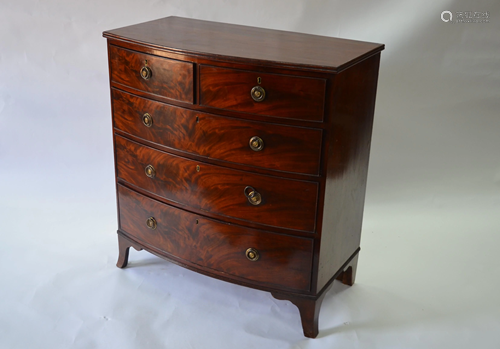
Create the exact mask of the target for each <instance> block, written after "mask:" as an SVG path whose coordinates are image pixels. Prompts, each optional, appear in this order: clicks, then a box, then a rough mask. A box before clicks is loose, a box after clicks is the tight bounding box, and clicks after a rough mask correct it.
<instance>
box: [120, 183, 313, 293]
mask: <svg viewBox="0 0 500 349" xmlns="http://www.w3.org/2000/svg"><path fill="white" fill-rule="evenodd" d="M118 205H119V214H120V229H121V230H122V231H124V232H125V233H126V234H128V235H130V236H132V237H134V238H135V239H137V240H139V241H140V242H142V243H144V244H145V245H146V246H148V245H149V246H152V247H154V248H156V249H159V250H160V251H162V252H163V253H165V254H167V255H170V256H173V257H176V258H180V259H182V260H185V261H188V262H190V263H194V264H196V265H200V266H202V267H206V268H210V269H213V270H215V271H217V272H222V273H227V274H229V275H234V276H237V277H241V278H244V279H248V280H251V281H255V282H259V283H261V284H263V285H266V286H272V287H279V288H288V289H294V290H300V291H308V290H309V289H310V272H311V267H312V252H313V241H312V239H308V238H300V237H292V236H286V235H281V234H275V233H270V232H264V231H260V230H256V229H248V228H244V227H240V226H236V225H230V224H226V223H223V222H220V221H216V220H212V219H208V218H205V217H203V216H200V215H196V214H193V213H189V212H187V211H183V210H180V209H177V208H174V207H172V206H169V205H166V204H163V203H160V202H158V201H156V200H153V199H150V198H148V197H146V196H143V195H140V194H138V193H136V192H135V191H133V190H130V189H128V188H126V187H123V186H121V185H119V186H118ZM250 257H253V258H250Z"/></svg>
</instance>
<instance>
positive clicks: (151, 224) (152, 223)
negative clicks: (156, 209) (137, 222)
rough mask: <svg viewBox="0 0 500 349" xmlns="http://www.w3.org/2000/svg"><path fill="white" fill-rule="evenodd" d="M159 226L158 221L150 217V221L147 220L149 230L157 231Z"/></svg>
mask: <svg viewBox="0 0 500 349" xmlns="http://www.w3.org/2000/svg"><path fill="white" fill-rule="evenodd" d="M157 225H158V224H157V223H156V219H155V218H154V217H149V218H148V219H146V226H147V227H148V228H149V229H151V230H155V229H156V226H157Z"/></svg>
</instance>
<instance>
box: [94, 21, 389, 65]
mask: <svg viewBox="0 0 500 349" xmlns="http://www.w3.org/2000/svg"><path fill="white" fill-rule="evenodd" d="M103 35H104V37H106V38H113V39H117V40H124V41H127V42H133V43H138V44H140V45H142V46H149V47H155V48H160V49H162V50H169V51H173V52H177V53H181V54H183V55H195V56H202V57H209V58H212V59H218V60H221V61H229V62H251V63H256V64H257V63H258V64H260V65H267V66H278V67H283V66H285V67H292V68H295V69H301V70H324V71H329V72H340V71H342V70H344V69H346V68H348V67H349V66H351V65H353V64H355V63H357V62H359V61H362V60H363V59H365V58H366V57H368V56H371V55H373V54H375V53H377V52H380V51H382V50H383V49H384V45H382V44H375V43H370V42H362V41H355V40H346V39H341V38H332V37H326V36H318V35H309V34H303V33H293V32H287V31H281V30H270V29H264V28H255V27H248V26H242V25H234V24H226V23H215V22H210V21H200V20H195V19H190V18H180V17H167V18H161V19H157V20H154V21H150V22H146V23H140V24H136V25H131V26H127V27H123V28H119V29H114V30H109V31H105V32H104V33H103Z"/></svg>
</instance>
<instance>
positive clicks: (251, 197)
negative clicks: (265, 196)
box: [243, 186, 262, 206]
mask: <svg viewBox="0 0 500 349" xmlns="http://www.w3.org/2000/svg"><path fill="white" fill-rule="evenodd" d="M243 192H244V193H245V196H246V197H247V199H248V202H249V203H251V204H252V205H254V206H257V205H260V204H261V202H262V196H261V195H260V193H259V192H257V190H255V189H254V188H253V187H251V186H247V187H245V190H244V191H243Z"/></svg>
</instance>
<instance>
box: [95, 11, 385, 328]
mask: <svg viewBox="0 0 500 349" xmlns="http://www.w3.org/2000/svg"><path fill="white" fill-rule="evenodd" d="M104 37H106V38H107V42H108V56H109V74H110V85H111V104H112V115H113V137H114V154H115V168H116V187H117V205H118V220H119V229H118V244H119V258H118V263H117V265H118V267H120V268H123V267H125V266H126V265H127V260H128V251H129V248H130V247H134V248H135V249H137V250H141V249H144V250H146V251H149V252H151V253H153V254H155V255H158V256H160V257H162V258H165V259H167V260H169V261H171V262H174V263H177V264H179V265H181V266H183V267H186V268H189V269H192V270H195V271H197V272H200V273H203V274H206V275H208V276H212V277H216V278H219V279H221V280H225V281H229V282H233V283H237V284H240V285H243V286H248V287H253V288H257V289H261V290H265V291H269V292H271V293H272V295H273V296H274V297H276V298H278V299H285V300H289V301H291V302H292V303H294V304H295V305H296V306H297V307H298V308H299V311H300V314H301V319H302V325H303V330H304V334H305V335H306V336H308V337H315V336H316V335H317V334H318V314H319V309H320V305H321V301H322V299H323V296H324V295H325V293H326V292H327V290H328V288H329V286H330V285H331V284H332V282H333V281H334V280H335V279H338V280H340V281H342V282H344V283H345V284H349V285H352V284H353V282H354V276H355V272H356V267H357V258H358V252H359V242H360V233H361V222H362V215H363V205H364V196H365V187H366V177H367V168H368V158H369V150H370V140H371V131H372V123H373V112H374V106H375V92H376V87H377V77H378V68H379V60H380V52H381V51H382V50H383V48H384V46H383V45H380V44H373V43H366V42H359V41H351V40H344V39H337V38H328V37H320V36H313V35H305V34H298V33H291V32H283V31H274V30H266V29H259V28H253V27H244V26H237V25H230V24H220V23H213V22H207V21H198V20H193V19H186V18H178V17H168V18H163V19H159V20H155V21H151V22H147V23H142V24H138V25H133V26H129V27H125V28H120V29H116V30H111V31H106V32H104Z"/></svg>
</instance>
